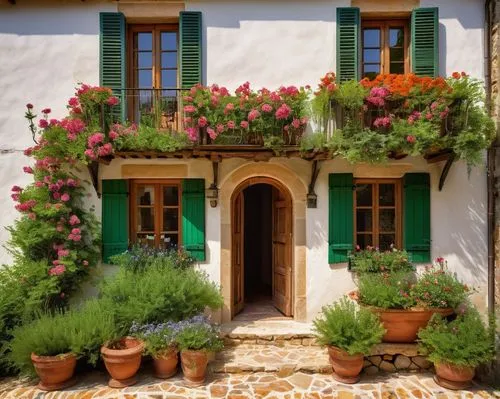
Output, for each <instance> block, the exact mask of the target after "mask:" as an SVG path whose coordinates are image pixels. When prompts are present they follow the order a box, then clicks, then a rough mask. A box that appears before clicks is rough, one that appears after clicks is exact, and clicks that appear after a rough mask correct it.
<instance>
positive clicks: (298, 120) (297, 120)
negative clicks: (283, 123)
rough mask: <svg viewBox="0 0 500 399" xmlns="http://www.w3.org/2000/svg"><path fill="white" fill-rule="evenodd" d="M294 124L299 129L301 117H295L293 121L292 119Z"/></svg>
mask: <svg viewBox="0 0 500 399" xmlns="http://www.w3.org/2000/svg"><path fill="white" fill-rule="evenodd" d="M292 126H293V127H294V128H295V129H298V128H299V127H300V119H296V118H294V119H293V121H292Z"/></svg>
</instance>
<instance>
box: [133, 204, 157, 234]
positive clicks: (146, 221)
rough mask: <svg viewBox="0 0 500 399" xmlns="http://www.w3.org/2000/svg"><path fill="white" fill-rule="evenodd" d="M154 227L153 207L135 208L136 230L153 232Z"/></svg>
mask: <svg viewBox="0 0 500 399" xmlns="http://www.w3.org/2000/svg"><path fill="white" fill-rule="evenodd" d="M154 229H155V210H154V208H139V209H137V231H139V232H140V231H148V232H153V231H154Z"/></svg>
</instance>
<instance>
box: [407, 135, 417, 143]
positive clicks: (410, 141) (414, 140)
mask: <svg viewBox="0 0 500 399" xmlns="http://www.w3.org/2000/svg"><path fill="white" fill-rule="evenodd" d="M406 141H407V142H408V143H410V144H413V143H415V142H416V141H417V138H416V137H415V136H413V135H409V136H406Z"/></svg>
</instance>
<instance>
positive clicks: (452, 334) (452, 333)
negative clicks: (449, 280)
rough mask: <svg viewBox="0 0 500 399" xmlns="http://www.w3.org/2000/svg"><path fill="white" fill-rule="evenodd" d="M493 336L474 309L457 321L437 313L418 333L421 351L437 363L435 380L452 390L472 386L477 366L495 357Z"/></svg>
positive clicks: (467, 311) (460, 316)
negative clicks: (448, 319)
mask: <svg viewBox="0 0 500 399" xmlns="http://www.w3.org/2000/svg"><path fill="white" fill-rule="evenodd" d="M492 336H494V335H493V334H490V332H489V331H488V329H487V328H486V327H485V325H484V323H483V321H482V320H481V316H480V315H479V312H478V311H477V310H476V309H474V308H470V309H464V310H463V311H462V312H459V314H458V315H457V317H456V319H455V320H453V321H447V320H446V319H445V318H442V317H441V316H440V315H437V314H436V315H434V316H433V317H432V319H431V321H430V322H429V324H428V325H427V327H426V328H424V329H422V330H420V332H419V334H418V337H419V340H420V351H421V352H422V353H423V354H425V355H427V356H428V358H429V360H430V361H432V362H433V363H434V367H435V369H436V376H435V378H434V379H435V381H436V382H437V383H438V384H439V385H441V386H443V387H445V388H449V389H465V388H468V387H469V386H470V385H471V381H472V378H473V377H474V373H475V368H476V367H477V366H478V365H480V364H482V363H486V362H488V361H489V360H491V359H492V358H493V355H494V340H493V339H492V338H491V337H492Z"/></svg>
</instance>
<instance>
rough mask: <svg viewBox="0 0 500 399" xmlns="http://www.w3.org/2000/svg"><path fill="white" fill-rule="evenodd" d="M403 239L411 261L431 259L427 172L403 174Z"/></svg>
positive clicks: (429, 195)
mask: <svg viewBox="0 0 500 399" xmlns="http://www.w3.org/2000/svg"><path fill="white" fill-rule="evenodd" d="M403 192H404V199H403V213H404V232H403V241H404V249H406V250H407V251H408V252H409V253H410V255H411V260H412V261H413V262H417V263H419V262H430V260H431V188H430V176H429V174H428V173H407V174H406V175H405V176H404V189H403Z"/></svg>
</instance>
